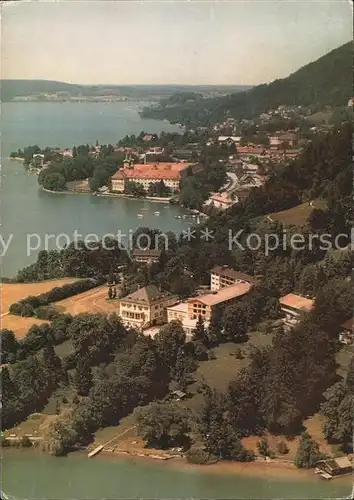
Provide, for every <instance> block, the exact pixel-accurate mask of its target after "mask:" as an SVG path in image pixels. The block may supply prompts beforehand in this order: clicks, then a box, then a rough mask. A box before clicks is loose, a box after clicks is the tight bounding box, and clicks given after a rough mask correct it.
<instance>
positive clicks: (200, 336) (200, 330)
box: [193, 316, 208, 345]
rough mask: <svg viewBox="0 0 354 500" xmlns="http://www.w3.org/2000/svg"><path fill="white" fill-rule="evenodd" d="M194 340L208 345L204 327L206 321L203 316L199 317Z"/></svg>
mask: <svg viewBox="0 0 354 500" xmlns="http://www.w3.org/2000/svg"><path fill="white" fill-rule="evenodd" d="M193 340H194V341H195V342H201V343H202V344H204V345H206V344H207V343H208V338H207V332H206V329H205V326H204V320H203V318H202V316H199V318H198V321H197V324H196V326H195V330H194V333H193Z"/></svg>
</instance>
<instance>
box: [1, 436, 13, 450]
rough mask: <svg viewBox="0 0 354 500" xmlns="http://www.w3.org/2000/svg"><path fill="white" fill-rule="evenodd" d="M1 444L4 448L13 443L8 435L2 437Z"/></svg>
mask: <svg viewBox="0 0 354 500" xmlns="http://www.w3.org/2000/svg"><path fill="white" fill-rule="evenodd" d="M1 446H2V447H4V448H7V447H8V446H11V443H10V441H9V440H8V439H6V437H3V438H1Z"/></svg>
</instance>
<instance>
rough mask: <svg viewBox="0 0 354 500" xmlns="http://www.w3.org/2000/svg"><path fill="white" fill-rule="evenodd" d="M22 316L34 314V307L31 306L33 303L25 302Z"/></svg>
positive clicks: (27, 316)
mask: <svg viewBox="0 0 354 500" xmlns="http://www.w3.org/2000/svg"><path fill="white" fill-rule="evenodd" d="M21 316H24V317H26V318H29V317H31V316H34V309H33V307H32V306H31V304H29V303H25V304H23V307H22V313H21Z"/></svg>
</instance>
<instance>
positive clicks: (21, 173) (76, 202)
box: [0, 102, 188, 277]
mask: <svg viewBox="0 0 354 500" xmlns="http://www.w3.org/2000/svg"><path fill="white" fill-rule="evenodd" d="M138 109H139V107H138V104H136V103H126V102H124V103H123V102H122V103H107V104H104V103H85V104H72V103H39V104H38V103H4V104H3V105H2V117H1V127H2V134H3V137H2V174H1V224H2V226H1V235H2V237H3V241H5V242H8V241H9V242H10V244H9V249H8V251H7V252H6V254H5V255H4V257H3V259H2V270H1V275H2V276H6V277H13V276H14V275H15V274H16V272H17V270H18V269H20V268H22V267H24V266H25V265H28V264H30V263H32V262H33V261H34V260H35V258H36V254H37V253H38V251H39V250H40V249H43V248H54V247H55V246H56V245H57V243H58V244H59V245H63V244H65V241H66V240H67V237H65V236H61V237H60V236H59V235H67V236H68V237H69V238H70V239H71V240H72V239H73V235H74V231H75V230H76V231H77V234H82V235H87V234H89V233H95V234H97V235H98V236H100V237H101V236H103V235H105V234H107V233H112V234H117V233H118V231H121V232H122V233H124V234H129V231H130V232H133V231H134V230H135V229H136V228H137V227H139V226H149V227H156V228H158V229H161V230H162V231H163V232H166V231H173V232H175V233H180V232H181V231H182V229H183V228H185V227H187V225H188V222H187V221H185V220H181V219H176V216H177V215H180V214H181V213H182V210H181V208H180V207H178V206H172V205H169V204H167V203H163V204H160V203H159V204H157V203H151V202H147V201H144V200H128V199H121V198H107V197H98V196H92V195H67V194H51V193H46V192H43V191H42V190H40V189H39V186H38V182H37V176H36V175H33V174H29V173H28V172H27V171H26V169H25V168H24V167H23V165H22V163H21V162H16V161H13V160H8V156H9V154H10V152H11V151H17V149H19V148H23V147H24V146H28V145H34V144H38V145H39V146H41V147H44V146H53V147H55V146H60V147H72V146H73V145H74V144H86V143H88V144H94V143H95V141H96V139H97V140H98V141H99V142H100V143H101V144H108V143H112V144H115V143H117V141H118V140H119V139H121V138H122V137H124V136H125V135H127V134H133V133H134V134H139V133H140V132H141V130H144V131H146V132H151V133H160V132H161V131H162V130H165V131H167V132H168V131H178V130H179V129H178V128H177V127H176V126H172V125H170V124H168V123H167V122H163V121H157V120H150V119H144V120H143V119H141V118H140V116H139V114H138ZM156 211H159V212H160V215H159V216H157V215H155V213H154V212H156ZM139 212H141V213H142V214H143V215H144V217H143V218H140V219H139V218H138V217H137V214H138V213H139ZM32 234H33V235H35V234H37V235H38V237H37V236H31V235H32ZM46 236H47V237H46ZM55 237H57V241H55ZM9 238H12V239H11V240H9ZM36 246H39V248H38V249H35V247H36ZM2 248H3V246H2ZM0 250H1V249H0Z"/></svg>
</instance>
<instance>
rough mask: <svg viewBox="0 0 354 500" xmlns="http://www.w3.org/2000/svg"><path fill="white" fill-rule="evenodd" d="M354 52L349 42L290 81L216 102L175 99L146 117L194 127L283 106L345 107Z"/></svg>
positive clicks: (275, 83)
mask: <svg viewBox="0 0 354 500" xmlns="http://www.w3.org/2000/svg"><path fill="white" fill-rule="evenodd" d="M352 50H353V45H352V42H349V43H347V44H345V45H342V46H341V47H339V48H337V49H335V50H332V51H331V52H329V53H328V54H326V55H325V56H323V57H321V58H320V59H318V60H317V61H314V62H311V63H310V64H307V65H306V66H304V67H302V68H301V69H299V70H298V71H296V72H295V73H293V74H291V75H290V76H288V77H287V78H283V79H279V80H275V81H274V82H272V83H270V84H265V85H257V86H255V87H253V88H251V89H250V90H246V91H244V92H238V93H232V94H230V95H228V96H224V97H216V98H214V99H205V98H204V99H200V97H199V96H196V97H195V98H194V100H189V101H188V102H183V103H181V104H180V105H175V104H172V102H173V97H172V98H171V99H170V100H167V101H162V102H161V104H160V106H158V107H154V108H149V109H145V110H144V112H143V116H146V117H151V118H161V119H167V120H169V121H171V122H177V123H182V124H184V125H187V126H194V125H197V124H203V125H207V124H210V123H214V122H217V121H222V119H223V118H224V117H225V116H226V115H227V116H230V117H234V118H236V119H241V118H246V119H247V118H252V117H254V116H258V115H260V114H261V113H264V112H266V111H268V110H269V109H275V108H277V107H278V106H280V105H282V104H284V105H298V106H311V105H313V106H320V107H321V106H326V105H329V106H345V105H346V104H347V102H348V99H349V97H351V95H352V93H353V88H352V87H353V79H352V65H353V54H352ZM290 57H291V54H290Z"/></svg>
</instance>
